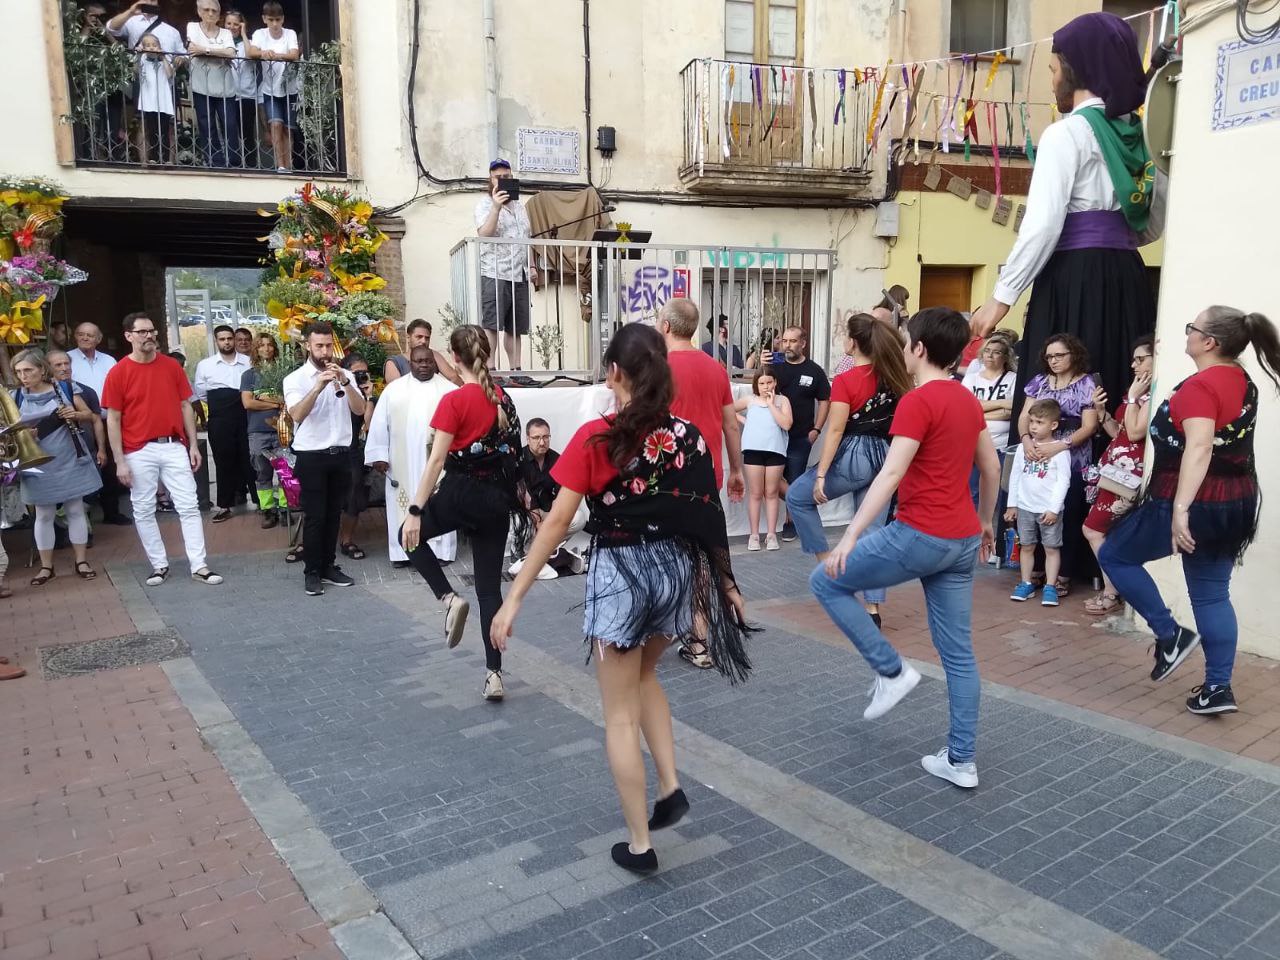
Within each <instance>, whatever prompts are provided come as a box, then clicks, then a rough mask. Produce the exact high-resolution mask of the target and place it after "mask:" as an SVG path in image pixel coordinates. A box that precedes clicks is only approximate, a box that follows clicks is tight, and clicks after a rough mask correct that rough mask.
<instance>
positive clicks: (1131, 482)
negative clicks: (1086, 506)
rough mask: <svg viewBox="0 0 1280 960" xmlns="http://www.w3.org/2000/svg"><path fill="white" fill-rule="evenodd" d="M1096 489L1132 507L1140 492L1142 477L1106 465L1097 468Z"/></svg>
mask: <svg viewBox="0 0 1280 960" xmlns="http://www.w3.org/2000/svg"><path fill="white" fill-rule="evenodd" d="M1098 489H1099V490H1105V491H1107V493H1110V494H1113V495H1114V496H1115V498H1116V499H1117V500H1121V501H1123V502H1125V503H1127V504H1129V506H1132V505H1133V504H1134V503H1136V502H1137V500H1138V494H1139V493H1141V491H1142V476H1141V474H1137V473H1133V472H1132V471H1130V470H1125V469H1122V468H1121V467H1118V466H1116V464H1114V463H1108V464H1106V465H1104V466H1102V467H1099V468H1098Z"/></svg>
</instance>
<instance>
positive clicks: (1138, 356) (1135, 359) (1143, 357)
mask: <svg viewBox="0 0 1280 960" xmlns="http://www.w3.org/2000/svg"><path fill="white" fill-rule="evenodd" d="M1150 359H1151V354H1149V353H1135V354H1134V355H1133V362H1134V363H1141V362H1142V361H1143V360H1150Z"/></svg>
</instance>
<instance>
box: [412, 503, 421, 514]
mask: <svg viewBox="0 0 1280 960" xmlns="http://www.w3.org/2000/svg"><path fill="white" fill-rule="evenodd" d="M409 516H411V517H420V516H422V508H421V507H420V506H418V505H417V504H416V503H411V504H409Z"/></svg>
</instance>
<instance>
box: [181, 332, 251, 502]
mask: <svg viewBox="0 0 1280 960" xmlns="http://www.w3.org/2000/svg"><path fill="white" fill-rule="evenodd" d="M213 342H214V345H215V346H216V347H217V348H218V352H217V353H215V354H214V355H213V356H211V357H205V358H204V359H203V360H201V361H200V362H199V363H197V364H196V378H195V383H194V384H193V386H194V387H195V391H196V397H198V398H199V399H201V400H203V401H204V402H205V405H206V406H207V407H208V408H209V420H208V425H209V450H210V452H211V453H212V454H213V465H214V467H215V468H216V469H217V471H218V474H217V476H218V509H217V510H215V511H213V516H211V517H210V518H209V522H210V523H222V522H223V521H224V520H229V519H230V518H231V508H232V507H234V506H235V505H236V504H237V503H244V502H246V500H247V499H248V492H249V491H250V490H253V485H252V482H251V477H252V476H253V474H252V470H251V468H250V466H249V417H248V415H247V414H246V413H245V409H244V404H242V403H241V402H240V381H241V380H243V379H244V375H245V372H246V371H248V370H249V369H251V368H252V366H253V364H252V363H251V362H250V360H249V358H248V357H246V356H243V355H242V354H240V353H238V352H237V351H236V340H235V331H233V330H232V329H231V328H230V327H229V326H227V325H226V324H222V325H221V326H218V327H215V328H214V331H213Z"/></svg>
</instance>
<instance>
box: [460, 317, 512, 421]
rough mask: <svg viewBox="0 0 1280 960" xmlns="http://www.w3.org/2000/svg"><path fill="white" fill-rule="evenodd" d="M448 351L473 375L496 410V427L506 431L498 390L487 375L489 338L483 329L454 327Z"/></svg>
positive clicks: (470, 326)
mask: <svg viewBox="0 0 1280 960" xmlns="http://www.w3.org/2000/svg"><path fill="white" fill-rule="evenodd" d="M449 349H450V350H452V351H453V352H454V354H455V355H456V356H457V358H458V360H459V361H460V362H461V363H462V365H463V366H465V367H466V368H468V369H469V370H470V371H471V372H472V373H473V374H474V375H475V378H476V381H477V382H478V383H479V384H480V388H481V389H482V390H484V395H485V397H486V398H487V399H488V400H489V402H490V403H491V404H493V405H494V406H495V407H497V409H498V426H499V427H501V428H502V429H503V430H505V429H507V426H508V423H507V413H506V411H505V410H503V409H502V407H501V405H500V404H499V403H498V388H497V387H495V386H494V384H493V377H492V376H491V375H490V374H489V338H488V336H486V335H485V332H484V329H483V328H482V327H477V326H476V325H475V324H473V323H465V324H463V325H462V326H460V327H455V328H454V331H453V333H451V334H449Z"/></svg>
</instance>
